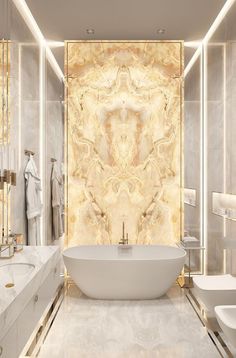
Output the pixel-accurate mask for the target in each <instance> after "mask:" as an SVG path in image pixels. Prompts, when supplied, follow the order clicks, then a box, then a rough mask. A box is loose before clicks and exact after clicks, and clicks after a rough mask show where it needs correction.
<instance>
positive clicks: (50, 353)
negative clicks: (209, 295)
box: [39, 283, 220, 358]
mask: <svg viewBox="0 0 236 358" xmlns="http://www.w3.org/2000/svg"><path fill="white" fill-rule="evenodd" d="M201 356H204V357H207V358H218V357H220V355H219V353H218V351H217V350H216V348H215V346H214V344H213V343H212V341H211V339H210V337H209V336H208V334H207V332H206V329H205V328H204V327H203V326H202V324H201V322H200V320H199V319H198V317H197V315H196V313H195V312H194V310H193V309H192V307H191V305H190V303H189V302H188V300H187V298H186V296H185V295H184V292H183V291H182V290H181V289H180V287H179V286H177V285H175V286H173V287H172V288H171V290H169V292H168V293H167V295H166V296H163V297H162V298H160V299H158V300H151V301H97V300H91V299H88V298H87V297H85V296H83V295H82V294H81V293H80V291H79V289H78V288H77V287H76V286H75V285H74V284H73V283H72V284H69V285H68V291H67V294H66V296H65V298H64V300H63V302H62V305H61V307H60V309H59V312H58V314H57V317H56V319H55V321H54V323H53V325H52V327H51V329H50V331H49V333H48V335H47V338H46V340H45V342H44V344H43V346H42V348H41V351H40V354H39V357H40V358H54V357H55V358H156V357H158V358H159V357H160V358H172V357H173V358H195V357H196V358H199V357H201Z"/></svg>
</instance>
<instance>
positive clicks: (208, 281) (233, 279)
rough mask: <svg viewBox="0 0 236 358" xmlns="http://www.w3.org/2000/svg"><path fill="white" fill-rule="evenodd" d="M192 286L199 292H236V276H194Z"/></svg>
mask: <svg viewBox="0 0 236 358" xmlns="http://www.w3.org/2000/svg"><path fill="white" fill-rule="evenodd" d="M193 282H194V285H196V286H198V287H199V288H200V289H201V290H207V291H211V290H212V291H221V290H236V276H232V275H229V274H227V275H212V276H205V275H201V276H196V277H194V278H193Z"/></svg>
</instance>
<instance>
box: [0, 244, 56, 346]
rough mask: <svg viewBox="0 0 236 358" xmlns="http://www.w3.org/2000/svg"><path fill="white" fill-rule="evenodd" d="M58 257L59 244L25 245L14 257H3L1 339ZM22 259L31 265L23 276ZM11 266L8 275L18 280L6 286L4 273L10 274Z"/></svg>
mask: <svg viewBox="0 0 236 358" xmlns="http://www.w3.org/2000/svg"><path fill="white" fill-rule="evenodd" d="M59 258H60V250H59V248H58V247H57V246H24V248H23V250H22V251H20V252H18V253H15V255H14V257H12V258H10V259H0V339H1V338H2V337H3V336H4V335H5V333H6V332H7V330H8V329H9V327H10V326H11V324H12V323H13V322H14V321H15V320H16V319H17V317H18V315H19V314H20V313H21V312H22V310H23V309H24V307H25V306H26V305H27V303H28V302H29V301H30V299H31V298H32V297H33V295H34V294H35V293H36V292H37V290H38V288H39V287H40V286H41V285H42V283H43V282H44V280H45V279H46V277H47V276H48V274H49V273H50V272H51V270H53V268H54V267H55V265H56V263H57V262H58V260H59ZM23 263H24V264H29V265H28V266H29V267H31V269H30V270H29V271H27V274H26V275H24V276H22V275H20V274H19V275H18V274H17V270H18V268H19V271H20V270H22V265H21V264H23ZM12 264H13V265H12ZM14 264H20V265H16V266H15V271H16V276H15V277H13V274H12V273H11V270H12V267H13V266H14ZM25 267H27V265H25ZM8 268H9V276H8V277H9V278H10V279H11V278H12V279H11V281H13V282H14V283H15V285H14V286H13V287H10V288H6V287H5V285H6V277H5V279H4V273H5V276H6V275H8ZM1 269H2V274H1ZM22 277H23V279H22Z"/></svg>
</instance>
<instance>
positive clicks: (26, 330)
mask: <svg viewBox="0 0 236 358" xmlns="http://www.w3.org/2000/svg"><path fill="white" fill-rule="evenodd" d="M61 284H62V278H61V276H60V261H58V263H57V264H56V265H55V266H54V267H53V269H52V270H51V271H50V273H49V274H48V276H47V277H46V279H45V280H44V281H43V283H42V284H41V286H40V287H39V288H38V290H36V292H35V293H34V295H33V297H31V299H30V300H29V302H28V303H27V305H26V306H25V308H24V309H23V311H22V312H21V313H20V314H19V315H18V317H17V319H16V321H15V322H14V323H13V324H12V326H11V328H10V329H9V330H8V332H7V334H6V335H5V336H4V337H3V339H2V340H1V342H0V358H17V357H19V356H20V353H21V352H22V350H23V348H24V347H25V345H26V343H27V342H28V340H29V338H30V336H31V334H32V333H33V331H34V329H35V328H36V325H37V323H38V322H39V320H40V318H41V317H42V314H43V313H44V311H45V309H46V308H47V306H48V305H49V303H50V301H51V300H52V299H53V297H54V296H55V293H56V291H57V289H58V287H59V286H60V285H61Z"/></svg>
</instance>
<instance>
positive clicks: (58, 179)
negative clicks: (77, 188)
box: [51, 163, 63, 240]
mask: <svg viewBox="0 0 236 358" xmlns="http://www.w3.org/2000/svg"><path fill="white" fill-rule="evenodd" d="M51 187H52V217H53V238H54V240H58V239H59V238H60V237H61V236H62V235H63V220H62V215H63V180H62V176H61V175H60V174H59V170H58V167H57V163H54V164H53V168H52V176H51Z"/></svg>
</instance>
